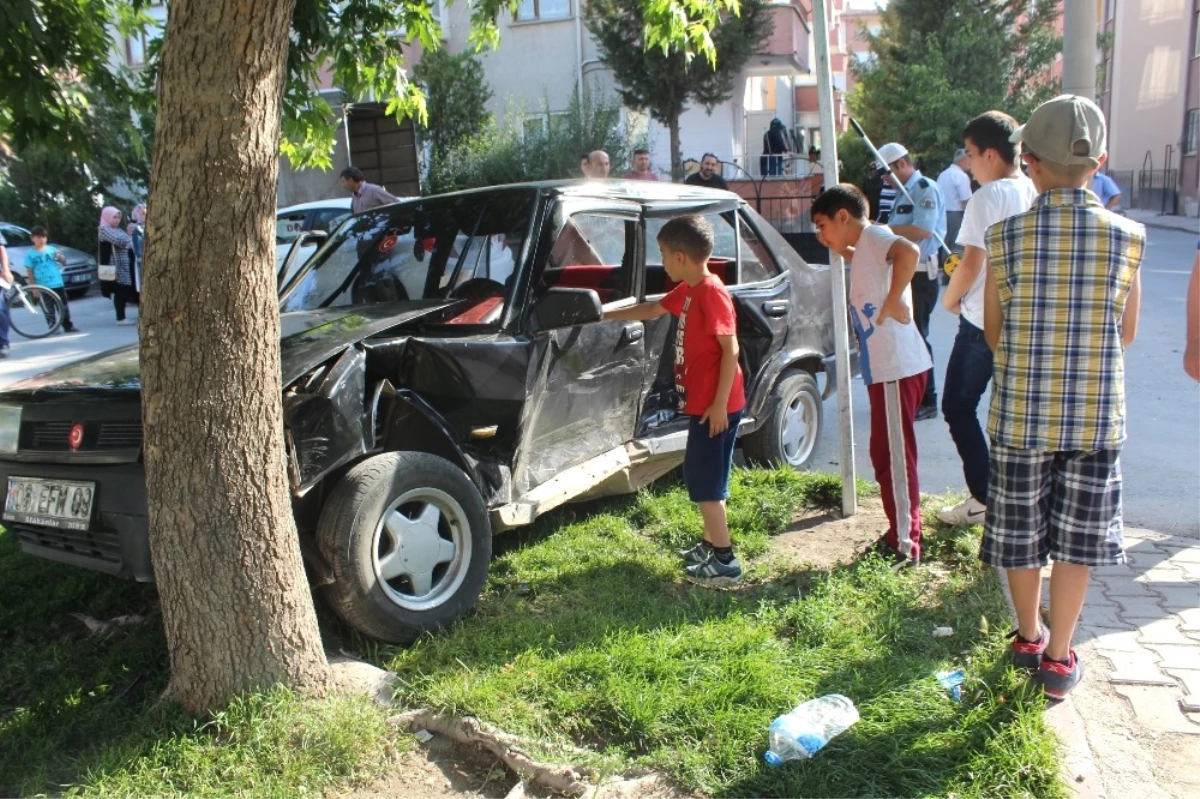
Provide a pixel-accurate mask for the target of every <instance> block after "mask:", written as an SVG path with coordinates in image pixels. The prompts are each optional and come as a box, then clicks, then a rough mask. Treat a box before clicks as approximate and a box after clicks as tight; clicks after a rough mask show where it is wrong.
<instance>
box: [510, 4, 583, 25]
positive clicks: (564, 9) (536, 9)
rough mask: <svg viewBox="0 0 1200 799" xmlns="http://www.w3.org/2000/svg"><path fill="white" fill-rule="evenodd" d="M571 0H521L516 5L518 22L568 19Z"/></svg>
mask: <svg viewBox="0 0 1200 799" xmlns="http://www.w3.org/2000/svg"><path fill="white" fill-rule="evenodd" d="M570 17H571V0H521V2H520V5H518V6H517V15H516V19H517V21H518V22H532V21H534V20H543V21H544V20H553V19H569V18H570Z"/></svg>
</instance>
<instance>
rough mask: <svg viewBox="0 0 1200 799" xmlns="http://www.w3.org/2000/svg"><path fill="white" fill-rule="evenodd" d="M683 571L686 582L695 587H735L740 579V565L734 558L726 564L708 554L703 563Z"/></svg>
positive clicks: (714, 555) (713, 555)
mask: <svg viewBox="0 0 1200 799" xmlns="http://www.w3.org/2000/svg"><path fill="white" fill-rule="evenodd" d="M684 571H685V572H686V573H687V578H688V580H690V581H692V582H693V583H696V584H697V585H714V586H725V585H735V584H736V583H737V582H738V581H739V580H741V579H742V564H741V563H739V562H738V559H737V557H736V556H735V557H734V559H733V560H731V561H729V562H728V563H722V562H721V561H719V560H717V556H716V554H715V553H714V554H710V555H709V556H708V558H707V559H705V561H704V562H703V563H697V564H695V565H694V566H688V567H687V568H686V569H684Z"/></svg>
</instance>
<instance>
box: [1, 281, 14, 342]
mask: <svg viewBox="0 0 1200 799" xmlns="http://www.w3.org/2000/svg"><path fill="white" fill-rule="evenodd" d="M5 294H6V292H0V350H3V349H8V329H9V327H10V326H11V325H12V322H11V320H9V318H8V313H9V311H8V297H7V296H5Z"/></svg>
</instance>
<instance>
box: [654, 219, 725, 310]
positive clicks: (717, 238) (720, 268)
mask: <svg viewBox="0 0 1200 799" xmlns="http://www.w3.org/2000/svg"><path fill="white" fill-rule="evenodd" d="M704 218H705V219H707V220H708V221H709V223H711V224H712V226H713V251H712V255H710V256H709V257H708V269H709V271H710V272H712V273H713V274H714V275H716V276H717V277H719V278H721V280H722V282H724V283H725V285H727V286H732V285H734V284H735V283H737V282H739V281H738V280H737V279H736V278H737V275H736V274H735V269H734V267H735V265H736V264H737V232H736V231H735V230H734V229H733V217H732V215H731V214H728V213H726V214H704ZM668 221H670V220H669V219H666V218H662V217H651V218H650V219H647V220H646V296H647V297H652V296H655V295H658V294H666V293H667V292H668V291H670V290H671V289H673V288H675V282H674V281H673V280H671V279H670V278H669V277H667V273H666V270H665V269H664V268H663V259H662V250H661V249H659V246H658V234H659V231H661V230H662V229H663V225H665V224H667V222H668ZM743 257H745V253H743ZM741 282H745V281H744V279H743V280H742V281H741Z"/></svg>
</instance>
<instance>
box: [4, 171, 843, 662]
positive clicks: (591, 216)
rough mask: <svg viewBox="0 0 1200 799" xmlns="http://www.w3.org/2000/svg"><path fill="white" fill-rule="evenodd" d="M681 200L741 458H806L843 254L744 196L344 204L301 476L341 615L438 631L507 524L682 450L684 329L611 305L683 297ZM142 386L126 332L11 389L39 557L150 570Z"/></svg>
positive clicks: (19, 501) (293, 424)
mask: <svg viewBox="0 0 1200 799" xmlns="http://www.w3.org/2000/svg"><path fill="white" fill-rule="evenodd" d="M686 213H698V214H703V215H705V216H706V217H708V218H709V220H710V221H711V222H712V223H713V225H714V228H715V229H716V231H717V239H716V248H715V250H714V252H713V255H712V258H711V260H710V262H709V267H710V269H711V270H712V271H713V272H715V273H716V274H718V275H719V276H720V277H721V278H722V279H723V280H724V281H725V283H726V285H728V286H729V288H730V292H731V294H732V296H733V298H734V302H735V305H736V309H737V315H738V338H739V341H740V344H741V359H742V369H743V373H744V376H745V381H746V386H745V388H746V396H747V398H748V404H747V408H746V415H745V420H744V421H743V422H742V426H741V440H740V443H741V447H742V450H743V453H744V456H745V458H746V459H747V461H749V462H754V463H765V464H790V465H791V466H794V467H797V468H799V467H803V466H805V465H807V464H808V462H809V461H810V459H811V458H812V454H813V449H814V446H815V444H816V440H817V437H818V433H819V430H820V425H821V410H822V399H823V397H822V392H821V390H820V389H819V386H818V378H819V377H822V376H823V378H824V381H825V385H826V386H832V385H834V381H833V380H832V377H833V375H832V366H833V341H834V336H833V316H832V312H831V302H830V280H829V268H828V267H825V266H815V265H810V264H807V263H805V261H804V260H803V259H802V258H800V256H799V255H797V254H796V252H795V251H794V250H793V249H792V248H791V247H790V246H789V245H788V244H787V242H785V241H784V239H783V238H782V237H781V236H780V235H779V233H777V232H776V231H775V230H774V229H773V228H771V227H770V226H769V225H768V224H767V223H766V222H765V221H764V220H763V219H762V218H761V217H760V216H758V215H757V214H756V213H754V211H752V210H751V209H750V208H749V207H748V206H747V205H746V203H745V202H744V201H742V200H741V199H740V198H739V197H737V196H736V195H734V194H731V193H727V192H719V191H714V190H709V189H702V188H693V187H687V186H679V185H670V184H655V183H642V182H621V181H612V182H562V183H538V184H526V185H514V186H504V187H498V188H490V189H484V190H477V191H470V192H462V193H458V194H452V195H444V196H439V197H430V198H425V199H421V200H414V201H409V202H404V203H399V204H396V205H392V206H387V207H384V208H378V209H374V210H371V211H367V212H364V213H362V214H358V215H356V216H353V217H350V218H349V219H347V220H346V221H345V222H344V223H342V224H341V225H340V226H339V227H338V228H337V230H335V231H334V232H333V233H332V234H331V235H329V236H328V237H327V238H325V239H324V240H323V242H322V243H321V245H320V247H319V249H318V250H317V251H316V253H315V254H314V255H313V256H312V257H311V258H310V259H309V260H308V262H307V263H305V264H304V265H303V267H301V268H300V269H298V270H294V271H295V274H294V275H293V276H291V277H289V279H288V281H287V283H286V285H283V286H282V287H281V290H280V303H281V304H280V310H281V312H282V329H283V342H282V366H283V385H284V386H285V389H284V392H283V398H282V399H283V408H284V420H285V426H286V430H285V442H286V447H287V463H288V479H289V486H290V490H291V496H292V503H293V508H294V513H295V518H296V523H297V526H298V528H299V531H300V536H301V548H302V551H303V553H304V558H305V562H306V564H307V566H308V570H309V574H310V576H311V579H312V581H313V583H314V585H315V586H317V587H318V588H319V593H322V594H324V596H325V597H326V598H327V600H328V602H329V604H330V605H331V607H332V608H333V609H334V610H335V611H336V612H337V613H338V614H339V615H340V616H341V617H342V618H343V619H345V620H346V621H347V622H348V623H349V624H350V625H351V626H353V627H355V628H357V629H358V630H360V631H362V632H363V633H365V634H367V635H370V636H373V637H376V638H379V639H382V640H385V641H392V642H408V641H412V640H413V639H414V638H416V637H417V636H418V635H420V634H421V633H423V632H427V631H432V630H437V629H439V628H441V627H444V626H445V625H447V624H449V623H450V622H452V621H453V620H454V619H456V618H458V617H459V616H461V615H462V614H463V613H465V612H466V611H468V610H469V609H470V608H471V607H472V606H473V605H474V604H475V602H476V600H477V598H478V596H479V594H480V591H481V590H482V588H483V584H484V581H485V579H486V576H487V570H488V566H489V561H490V559H491V551H492V536H493V534H495V533H498V532H501V531H503V530H507V529H510V528H514V527H518V526H521V525H526V524H529V523H531V522H532V521H533V520H534V519H536V518H538V517H539V516H540V515H542V514H544V513H546V512H547V511H550V510H552V509H554V508H556V507H558V506H561V505H563V504H564V503H568V502H575V501H579V500H583V499H590V498H594V497H599V496H605V495H612V494H620V493H627V492H631V491H635V490H637V489H638V488H639V487H641V486H644V485H646V484H648V483H649V482H651V481H653V480H654V479H656V478H658V477H660V476H662V475H663V474H665V473H666V472H668V471H670V470H671V469H673V468H675V467H676V466H678V465H679V464H680V463H681V462H682V459H683V451H684V443H685V440H686V436H687V432H686V431H687V420H686V418H685V417H682V416H681V415H680V413H679V411H678V409H677V397H676V395H675V386H674V379H673V357H674V353H673V348H672V347H671V346H669V345H668V342H671V341H673V339H674V327H675V320H674V319H673V318H672V317H670V316H664V317H662V318H659V319H655V320H652V321H649V322H645V323H643V322H620V321H605V320H603V319H602V318H601V314H602V311H603V310H604V309H609V308H617V307H621V306H623V305H625V304H631V303H635V302H638V301H640V300H643V299H646V298H654V297H657V296H660V295H663V294H664V293H666V292H667V291H669V290H670V289H671V288H672V287H673V285H674V284H673V283H672V282H671V281H670V280H669V278H668V277H667V274H666V272H665V271H664V269H663V266H662V258H661V255H660V253H659V251H658V247H657V244H656V234H657V232H658V230H659V229H660V228H661V226H662V225H663V224H664V223H665V222H666V220H668V219H670V218H671V217H674V216H677V215H681V214H686ZM318 236H319V234H318ZM283 271H289V270H283ZM281 273H282V272H281ZM289 274H290V272H289ZM139 389H140V386H139V379H138V358H137V347H136V346H135V347H129V348H125V349H120V350H114V351H111V352H107V353H104V354H101V355H98V356H95V357H92V358H89V359H87V360H84V361H81V362H78V363H75V364H72V365H70V366H67V367H64V368H62V369H58V370H56V371H53V372H49V373H47V374H44V375H41V376H39V377H36V378H33V379H30V380H27V381H24V382H22V383H19V384H17V385H14V386H12V387H11V388H9V389H7V390H5V391H3V392H0V480H3V481H4V485H6V486H7V495H6V499H5V504H4V510H3V523H4V525H5V526H6V527H8V528H9V530H10V531H11V532H12V533H13V534H15V535H16V536H17V538H18V539H19V540H20V544H21V547H22V549H23V550H24V551H25V552H26V553H28V554H31V555H36V556H40V557H45V558H50V559H53V560H57V561H61V562H64V563H69V564H73V565H77V566H83V567H88V568H92V569H98V570H100V571H103V572H107V573H109V574H112V575H115V576H120V577H128V578H134V579H137V580H143V581H150V580H153V579H154V573H153V567H152V564H151V558H150V545H149V536H148V521H147V503H146V488H145V480H144V473H143V468H142V427H141V421H140V420H141V405H140V394H139ZM247 478H248V479H253V475H247Z"/></svg>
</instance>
